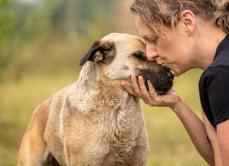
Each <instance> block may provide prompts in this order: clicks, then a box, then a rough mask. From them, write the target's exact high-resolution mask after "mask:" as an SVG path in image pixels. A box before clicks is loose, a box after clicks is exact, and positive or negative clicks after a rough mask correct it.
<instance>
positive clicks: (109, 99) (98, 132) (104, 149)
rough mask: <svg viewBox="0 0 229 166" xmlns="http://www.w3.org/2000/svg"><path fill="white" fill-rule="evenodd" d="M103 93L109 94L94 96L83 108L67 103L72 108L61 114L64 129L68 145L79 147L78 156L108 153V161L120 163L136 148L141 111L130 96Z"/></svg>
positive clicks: (101, 156)
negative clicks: (109, 157) (67, 134)
mask: <svg viewBox="0 0 229 166" xmlns="http://www.w3.org/2000/svg"><path fill="white" fill-rule="evenodd" d="M106 94H109V95H105V96H103V95H99V96H96V97H95V98H94V99H93V100H90V102H87V103H88V104H87V105H85V106H84V107H82V105H80V106H79V107H78V106H77V105H75V106H73V107H71V106H68V108H72V110H67V113H64V114H65V118H64V119H65V122H66V123H65V125H64V126H66V127H67V128H66V129H65V131H66V133H70V135H69V138H71V140H70V143H68V144H69V145H68V146H70V147H71V148H74V149H81V151H80V153H82V155H86V154H93V155H91V156H90V159H89V160H94V161H95V160H99V159H104V158H106V156H112V157H111V158H113V159H112V163H117V164H118V163H124V162H126V161H128V160H129V159H130V158H131V156H132V154H133V152H134V148H135V147H136V144H137V142H136V140H137V138H138V135H139V131H140V128H141V127H142V125H143V124H144V123H143V117H142V112H141V110H140V106H139V103H138V102H136V101H135V100H134V98H127V97H120V96H119V95H118V94H114V93H113V94H112V93H106ZM84 99H85V98H84ZM79 108H83V109H84V110H83V111H82V110H80V109H79ZM85 110H86V111H85ZM66 115H67V116H66ZM69 126H71V127H70V128H69ZM74 133H77V134H74ZM82 140H83V144H82ZM73 151H74V150H73Z"/></svg>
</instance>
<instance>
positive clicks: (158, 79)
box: [139, 67, 174, 95]
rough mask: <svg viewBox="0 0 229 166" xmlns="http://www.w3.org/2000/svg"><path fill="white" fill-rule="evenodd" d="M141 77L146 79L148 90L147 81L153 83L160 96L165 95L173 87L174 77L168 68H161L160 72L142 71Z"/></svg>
mask: <svg viewBox="0 0 229 166" xmlns="http://www.w3.org/2000/svg"><path fill="white" fill-rule="evenodd" d="M139 75H140V76H142V77H143V78H144V81H145V85H146V88H147V89H148V90H149V88H148V84H147V80H149V81H150V82H151V83H152V85H153V86H154V88H155V90H156V92H157V94H158V95H163V94H165V93H166V92H168V91H169V90H170V89H171V88H172V86H173V79H174V76H173V74H172V73H171V72H170V70H169V69H168V68H166V67H160V69H159V72H155V71H153V70H140V73H139Z"/></svg>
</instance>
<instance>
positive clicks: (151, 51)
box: [146, 44, 158, 61]
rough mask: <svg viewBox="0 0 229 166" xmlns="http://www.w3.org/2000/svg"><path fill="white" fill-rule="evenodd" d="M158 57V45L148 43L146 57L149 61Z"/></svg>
mask: <svg viewBox="0 0 229 166" xmlns="http://www.w3.org/2000/svg"><path fill="white" fill-rule="evenodd" d="M157 57H158V54H157V50H156V46H154V45H153V44H147V45H146V58H147V59H148V60H149V61H155V60H156V58H157Z"/></svg>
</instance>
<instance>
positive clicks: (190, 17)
mask: <svg viewBox="0 0 229 166" xmlns="http://www.w3.org/2000/svg"><path fill="white" fill-rule="evenodd" d="M180 18H181V22H182V24H183V26H184V31H185V32H186V34H187V35H188V36H190V35H192V34H193V32H194V31H195V29H196V25H197V17H196V15H195V14H194V13H193V12H192V11H191V10H184V11H182V12H181V16H180Z"/></svg>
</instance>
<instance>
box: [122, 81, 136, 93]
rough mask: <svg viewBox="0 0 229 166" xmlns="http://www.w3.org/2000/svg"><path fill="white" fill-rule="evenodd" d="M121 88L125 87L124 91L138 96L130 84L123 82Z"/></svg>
mask: <svg viewBox="0 0 229 166" xmlns="http://www.w3.org/2000/svg"><path fill="white" fill-rule="evenodd" d="M121 86H122V87H123V89H124V90H126V91H127V92H128V93H130V94H131V95H133V96H136V94H135V93H134V91H133V89H132V87H131V85H130V83H128V82H121Z"/></svg>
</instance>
